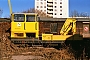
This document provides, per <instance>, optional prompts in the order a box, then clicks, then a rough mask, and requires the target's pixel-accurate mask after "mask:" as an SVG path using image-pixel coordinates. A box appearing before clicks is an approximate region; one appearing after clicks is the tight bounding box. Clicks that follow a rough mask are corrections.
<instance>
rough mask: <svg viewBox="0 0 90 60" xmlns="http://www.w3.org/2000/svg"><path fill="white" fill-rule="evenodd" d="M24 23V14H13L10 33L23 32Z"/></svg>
mask: <svg viewBox="0 0 90 60" xmlns="http://www.w3.org/2000/svg"><path fill="white" fill-rule="evenodd" d="M24 23H25V15H24V14H14V15H13V16H12V22H11V31H12V32H23V31H24V29H25V28H24Z"/></svg>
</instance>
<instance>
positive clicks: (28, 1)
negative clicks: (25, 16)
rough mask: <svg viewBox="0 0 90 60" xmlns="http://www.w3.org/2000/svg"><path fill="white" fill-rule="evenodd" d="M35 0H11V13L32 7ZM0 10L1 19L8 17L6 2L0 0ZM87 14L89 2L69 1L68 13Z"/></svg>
mask: <svg viewBox="0 0 90 60" xmlns="http://www.w3.org/2000/svg"><path fill="white" fill-rule="evenodd" d="M34 1H35V0H11V4H12V9H13V12H20V11H23V10H27V9H29V8H33V7H34ZM0 8H1V9H3V14H2V17H8V15H10V11H9V7H8V0H0ZM73 10H77V11H78V12H83V13H88V14H89V15H90V0H69V12H71V11H73Z"/></svg>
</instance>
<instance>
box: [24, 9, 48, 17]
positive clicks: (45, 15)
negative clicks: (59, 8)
mask: <svg viewBox="0 0 90 60" xmlns="http://www.w3.org/2000/svg"><path fill="white" fill-rule="evenodd" d="M23 12H24V13H37V14H38V16H40V17H50V16H49V15H47V14H46V13H45V12H43V11H42V10H35V9H34V8H30V9H28V10H26V11H23Z"/></svg>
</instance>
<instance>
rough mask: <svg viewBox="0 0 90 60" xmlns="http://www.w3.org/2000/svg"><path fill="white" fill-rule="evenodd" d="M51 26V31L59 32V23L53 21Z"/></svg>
mask: <svg viewBox="0 0 90 60" xmlns="http://www.w3.org/2000/svg"><path fill="white" fill-rule="evenodd" d="M50 28H51V30H50V31H51V33H57V28H58V25H57V23H51V24H50Z"/></svg>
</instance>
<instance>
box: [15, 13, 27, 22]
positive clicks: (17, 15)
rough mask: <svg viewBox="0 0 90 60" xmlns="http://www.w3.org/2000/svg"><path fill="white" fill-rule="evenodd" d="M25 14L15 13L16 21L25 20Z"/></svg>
mask: <svg viewBox="0 0 90 60" xmlns="http://www.w3.org/2000/svg"><path fill="white" fill-rule="evenodd" d="M24 17H25V16H24V14H14V22H24V21H25V19H24Z"/></svg>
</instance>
